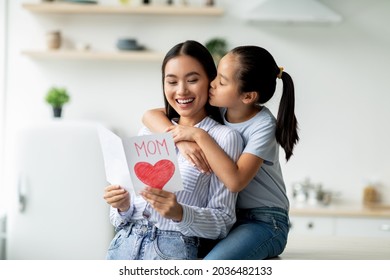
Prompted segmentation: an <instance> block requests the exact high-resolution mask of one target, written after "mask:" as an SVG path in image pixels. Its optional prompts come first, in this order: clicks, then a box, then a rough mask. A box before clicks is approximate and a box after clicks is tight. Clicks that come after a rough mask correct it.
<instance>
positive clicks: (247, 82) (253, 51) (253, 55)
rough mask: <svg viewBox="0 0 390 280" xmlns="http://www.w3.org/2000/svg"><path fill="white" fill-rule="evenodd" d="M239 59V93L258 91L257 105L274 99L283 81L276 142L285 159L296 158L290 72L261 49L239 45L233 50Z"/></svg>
mask: <svg viewBox="0 0 390 280" xmlns="http://www.w3.org/2000/svg"><path fill="white" fill-rule="evenodd" d="M230 53H232V54H233V55H235V56H236V57H237V59H238V62H239V65H238V67H237V69H238V73H237V76H236V79H237V81H238V82H239V91H240V93H244V92H251V91H255V92H257V94H258V100H257V103H259V104H264V103H266V102H267V101H268V100H270V99H271V98H272V96H273V95H274V93H275V89H276V79H277V78H278V77H279V78H281V79H282V81H283V94H282V98H281V100H280V104H279V109H278V116H277V119H276V132H275V136H276V141H277V142H278V143H279V144H280V146H281V147H282V148H283V149H284V152H285V154H286V160H287V161H288V160H289V159H290V157H291V156H292V155H293V149H294V145H296V144H297V143H298V141H299V136H298V122H297V119H296V117H295V113H294V107H295V97H294V83H293V80H292V78H291V76H290V75H289V74H288V73H287V72H283V71H281V70H280V68H279V67H278V65H277V64H276V62H275V59H274V58H273V56H272V55H271V54H270V53H269V52H268V51H267V50H265V49H263V48H261V47H258V46H240V47H237V48H234V49H233V50H231V51H230Z"/></svg>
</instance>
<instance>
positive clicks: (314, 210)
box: [290, 204, 390, 218]
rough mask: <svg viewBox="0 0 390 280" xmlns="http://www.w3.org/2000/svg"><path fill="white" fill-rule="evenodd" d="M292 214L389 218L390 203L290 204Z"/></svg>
mask: <svg viewBox="0 0 390 280" xmlns="http://www.w3.org/2000/svg"><path fill="white" fill-rule="evenodd" d="M290 215H292V216H328V217H329V216H333V217H356V218H357V217H366V218H369V217H372V218H390V205H381V204H373V205H371V206H364V205H362V204H331V205H327V206H321V205H319V206H310V205H292V206H291V209H290Z"/></svg>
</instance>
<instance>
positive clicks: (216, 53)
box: [205, 38, 228, 64]
mask: <svg viewBox="0 0 390 280" xmlns="http://www.w3.org/2000/svg"><path fill="white" fill-rule="evenodd" d="M205 46H206V48H207V49H208V50H209V52H210V53H211V55H212V56H213V58H214V62H215V63H216V64H218V62H219V60H220V59H221V58H222V57H223V56H224V55H225V54H226V53H227V52H228V50H227V43H226V40H225V39H223V38H212V39H210V40H209V41H207V42H206V44H205Z"/></svg>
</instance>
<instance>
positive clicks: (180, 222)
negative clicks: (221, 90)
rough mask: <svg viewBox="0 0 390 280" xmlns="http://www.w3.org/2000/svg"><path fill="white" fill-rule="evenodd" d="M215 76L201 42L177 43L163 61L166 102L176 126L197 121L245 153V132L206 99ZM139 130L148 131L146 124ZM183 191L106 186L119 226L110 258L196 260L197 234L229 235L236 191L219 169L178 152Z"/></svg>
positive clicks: (225, 145)
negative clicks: (203, 168)
mask: <svg viewBox="0 0 390 280" xmlns="http://www.w3.org/2000/svg"><path fill="white" fill-rule="evenodd" d="M215 76H216V69H215V65H214V62H213V58H212V56H211V55H210V53H209V52H208V51H207V49H206V48H205V47H204V46H203V45H201V44H200V43H198V42H195V41H186V42H184V43H181V44H178V45H176V46H174V47H173V48H172V49H171V50H170V51H169V52H168V53H167V55H166V56H165V58H164V61H163V64H162V78H163V89H164V102H165V111H166V112H167V117H168V118H169V119H170V120H171V121H172V122H171V124H172V123H173V124H174V125H185V126H196V127H199V128H201V129H203V130H204V131H207V132H208V135H210V136H211V137H212V139H214V141H216V143H218V145H220V146H221V148H222V149H223V150H224V151H225V152H226V153H227V154H228V155H229V156H230V157H231V159H232V160H234V161H235V160H237V158H238V156H239V155H240V153H241V152H242V147H243V143H242V139H241V136H240V135H239V134H238V133H237V132H235V131H234V130H232V129H230V128H228V127H226V126H224V125H221V124H220V123H219V122H217V121H216V120H218V119H220V117H221V116H220V112H219V110H218V109H217V108H215V107H212V106H210V105H209V104H208V92H209V85H210V82H211V81H212V80H213V79H214V78H215ZM141 134H150V132H149V131H148V130H147V129H146V128H144V129H143V130H142V131H141ZM178 163H179V168H180V173H181V175H182V180H183V185H184V191H179V192H176V193H171V192H168V191H164V190H159V189H154V188H151V187H146V188H145V189H144V190H143V191H142V192H141V194H140V196H136V195H131V194H129V193H128V192H127V191H126V190H124V189H123V188H121V187H120V186H112V185H111V186H108V187H107V188H106V190H105V195H104V198H105V200H106V201H107V203H109V204H110V205H111V211H110V219H111V222H112V223H113V225H114V226H115V227H116V229H117V231H118V232H117V234H116V236H115V237H114V239H113V241H112V242H111V245H110V248H109V251H108V254H107V258H108V259H156V260H158V259H196V258H197V253H198V246H199V238H200V237H203V238H209V239H217V238H223V237H225V236H226V235H227V233H228V232H229V230H230V228H231V227H232V225H233V224H234V222H235V220H236V217H235V203H236V198H237V195H236V194H235V193H232V192H230V191H229V190H228V189H227V188H225V187H224V185H223V183H222V182H220V181H219V180H218V178H217V177H216V175H215V174H210V173H201V172H199V171H198V169H197V168H196V167H194V166H193V165H192V163H190V162H188V161H187V160H186V159H185V158H184V157H183V156H182V155H181V154H178Z"/></svg>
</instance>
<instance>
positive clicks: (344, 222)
mask: <svg viewBox="0 0 390 280" xmlns="http://www.w3.org/2000/svg"><path fill="white" fill-rule="evenodd" d="M335 223H336V226H335V228H336V232H335V234H336V235H338V236H368V237H388V238H390V219H377V218H376V219H370V218H336V221H335Z"/></svg>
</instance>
